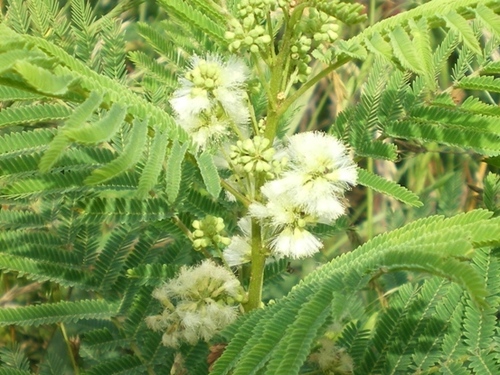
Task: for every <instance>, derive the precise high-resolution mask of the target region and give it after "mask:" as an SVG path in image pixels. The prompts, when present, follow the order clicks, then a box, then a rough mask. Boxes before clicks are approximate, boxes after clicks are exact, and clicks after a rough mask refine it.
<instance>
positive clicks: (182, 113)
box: [170, 55, 250, 149]
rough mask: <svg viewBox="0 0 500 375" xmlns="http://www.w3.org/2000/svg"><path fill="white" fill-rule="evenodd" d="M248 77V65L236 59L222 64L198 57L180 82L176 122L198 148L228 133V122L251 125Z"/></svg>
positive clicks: (175, 104) (174, 106)
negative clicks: (248, 102)
mask: <svg viewBox="0 0 500 375" xmlns="http://www.w3.org/2000/svg"><path fill="white" fill-rule="evenodd" d="M248 76H249V73H248V69H247V67H246V66H245V64H244V63H243V62H242V61H240V60H238V59H235V58H231V59H229V60H228V61H227V62H223V61H222V59H221V58H220V57H218V56H214V55H208V56H207V57H206V58H201V57H198V56H195V57H193V58H192V59H191V69H190V70H188V71H187V72H186V74H185V75H184V77H182V78H180V79H179V82H180V84H181V87H180V88H179V89H177V90H176V91H175V92H174V94H173V97H172V99H171V100H170V104H171V106H172V109H173V110H174V112H175V114H176V119H177V122H178V123H179V125H180V126H181V127H183V128H184V129H185V130H186V132H187V133H188V134H190V135H191V136H192V137H193V140H194V143H195V144H196V146H197V147H198V149H204V148H206V147H207V145H208V144H213V141H217V140H220V138H221V137H223V136H227V135H228V133H229V129H230V128H229V127H228V125H229V122H233V123H234V124H235V125H236V126H244V125H247V124H248V121H249V118H250V114H249V110H248V106H247V103H246V92H245V81H246V80H247V78H248Z"/></svg>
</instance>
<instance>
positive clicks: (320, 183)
mask: <svg viewBox="0 0 500 375" xmlns="http://www.w3.org/2000/svg"><path fill="white" fill-rule="evenodd" d="M282 153H284V154H285V155H286V158H287V159H288V163H287V166H286V169H285V171H284V172H283V173H282V174H281V176H280V178H278V179H276V180H272V181H269V182H267V183H266V184H264V186H263V187H262V189H261V192H262V195H263V197H264V198H265V200H266V202H265V203H264V204H262V203H253V204H251V205H250V207H249V212H250V215H251V216H252V217H254V218H257V219H261V220H262V221H263V223H264V224H265V225H266V226H267V227H269V228H270V229H271V230H272V233H273V237H272V239H271V241H270V244H269V245H270V248H271V250H272V251H273V253H274V254H275V255H281V256H288V257H292V258H303V257H307V256H311V255H312V254H314V253H316V252H317V251H319V249H320V248H321V247H322V243H321V241H320V240H319V239H317V238H316V237H315V236H314V235H313V234H312V233H311V232H309V231H308V230H307V227H308V226H309V225H311V224H315V223H318V222H322V223H330V222H332V221H333V220H335V219H337V218H338V217H339V216H341V215H343V214H344V212H345V205H344V203H343V195H344V191H345V190H346V189H349V188H350V187H351V186H353V185H355V184H356V180H357V171H356V166H355V164H354V162H353V161H352V159H351V158H350V157H349V155H348V154H347V152H346V149H345V147H344V146H343V145H342V144H341V143H340V142H339V141H338V140H337V139H335V138H334V137H332V136H329V135H326V134H323V133H319V132H307V133H300V134H296V135H294V136H292V137H290V139H289V143H288V145H287V147H286V148H285V149H284V150H283V151H282Z"/></svg>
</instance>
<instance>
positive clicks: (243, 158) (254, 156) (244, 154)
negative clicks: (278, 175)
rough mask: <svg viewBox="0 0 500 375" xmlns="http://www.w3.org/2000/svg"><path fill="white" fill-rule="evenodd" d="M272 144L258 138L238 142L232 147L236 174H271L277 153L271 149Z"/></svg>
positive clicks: (232, 158) (267, 140)
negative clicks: (273, 160)
mask: <svg viewBox="0 0 500 375" xmlns="http://www.w3.org/2000/svg"><path fill="white" fill-rule="evenodd" d="M270 146H271V142H270V141H269V139H267V138H263V137H260V136H256V137H254V138H253V139H246V140H245V141H243V142H242V141H238V142H236V145H233V146H231V154H230V157H231V161H232V162H233V164H234V166H235V169H236V173H238V174H244V173H247V174H249V175H252V174H254V173H269V172H270V171H271V169H272V167H273V166H272V159H273V156H274V153H275V152H276V151H275V150H274V148H272V147H270Z"/></svg>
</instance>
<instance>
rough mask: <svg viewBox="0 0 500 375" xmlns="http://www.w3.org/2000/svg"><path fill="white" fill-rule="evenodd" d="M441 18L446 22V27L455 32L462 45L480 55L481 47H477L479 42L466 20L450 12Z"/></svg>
mask: <svg viewBox="0 0 500 375" xmlns="http://www.w3.org/2000/svg"><path fill="white" fill-rule="evenodd" d="M442 18H443V19H444V20H445V21H446V26H448V27H449V28H450V29H452V30H453V31H455V32H456V33H457V34H458V35H460V38H461V39H462V41H463V43H464V44H465V45H466V46H467V47H468V48H469V49H470V50H472V51H474V52H475V53H477V54H481V47H480V46H479V42H478V41H477V39H476V36H475V35H474V31H473V30H472V28H471V27H470V26H469V23H468V22H467V20H466V19H465V18H464V17H462V16H461V15H459V14H458V13H457V12H455V11H452V12H450V13H448V14H446V15H445V16H442Z"/></svg>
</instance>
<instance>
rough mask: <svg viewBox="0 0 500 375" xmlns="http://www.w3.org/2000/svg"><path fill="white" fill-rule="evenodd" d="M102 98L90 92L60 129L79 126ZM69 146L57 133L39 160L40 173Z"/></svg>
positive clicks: (59, 133)
mask: <svg viewBox="0 0 500 375" xmlns="http://www.w3.org/2000/svg"><path fill="white" fill-rule="evenodd" d="M101 101H102V97H101V96H100V95H99V94H97V93H95V92H91V93H90V95H89V97H88V98H87V100H85V101H84V102H83V103H82V104H80V105H79V106H78V107H77V108H75V109H74V110H73V113H72V114H71V115H70V116H69V117H68V119H67V120H66V122H65V123H64V125H63V127H62V129H72V128H77V127H79V126H81V125H82V124H83V123H84V122H85V121H87V120H88V119H89V118H90V116H91V115H92V114H93V113H94V111H95V110H96V109H97V107H98V106H99V105H100V104H101ZM69 144H70V140H69V139H68V138H67V137H66V135H65V134H64V132H63V131H61V130H60V131H59V132H58V133H57V134H56V135H55V137H54V139H53V140H52V142H50V144H49V147H48V149H47V151H45V154H44V155H43V156H42V158H41V159H40V171H41V172H47V171H48V170H49V169H50V168H51V167H52V166H53V165H54V164H55V162H56V161H57V159H58V158H59V157H60V155H61V154H62V152H63V151H64V149H65V148H66V147H67V146H68V145H69Z"/></svg>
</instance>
